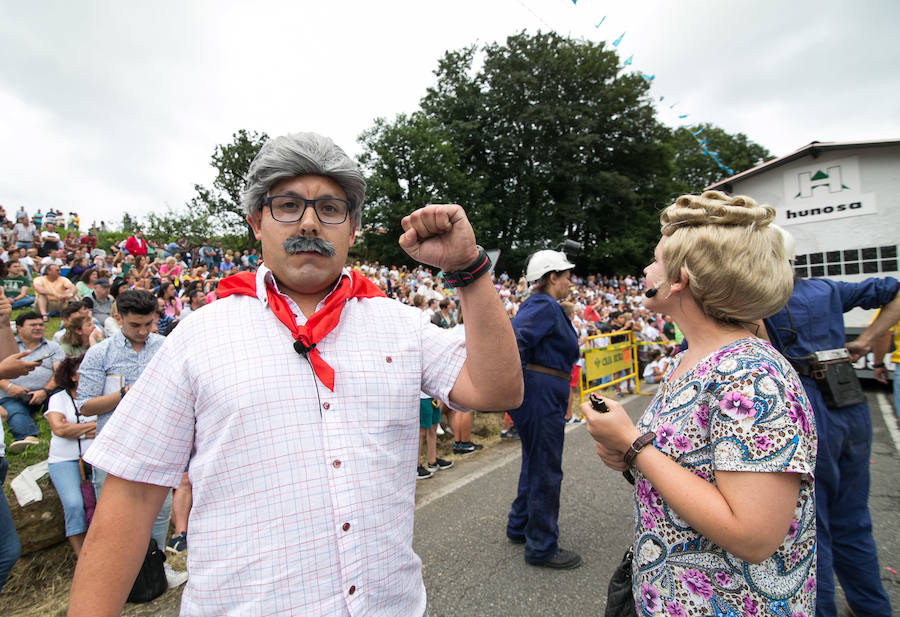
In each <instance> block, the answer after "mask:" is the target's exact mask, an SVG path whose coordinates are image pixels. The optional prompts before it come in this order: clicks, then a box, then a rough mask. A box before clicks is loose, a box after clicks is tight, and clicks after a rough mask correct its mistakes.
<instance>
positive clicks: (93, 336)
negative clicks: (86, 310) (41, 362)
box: [57, 314, 104, 385]
mask: <svg viewBox="0 0 900 617" xmlns="http://www.w3.org/2000/svg"><path fill="white" fill-rule="evenodd" d="M103 339H104V336H103V331H102V330H101V329H100V328H98V327H97V326H96V325H95V324H94V321H93V320H92V319H91V317H90V315H82V314H75V315H73V316H72V317H71V319H69V324H68V326H67V327H66V332H65V334H63V336H62V338H61V339H60V342H59V345H60V347H62V349H63V351H64V352H65V353H66V356H68V357H70V358H71V357H75V356H81V355H84V352H86V351H87V350H88V348H89V347H91V346H93V345H96V344H97V343H99V342H100V341H102V340H103ZM57 385H58V384H57Z"/></svg>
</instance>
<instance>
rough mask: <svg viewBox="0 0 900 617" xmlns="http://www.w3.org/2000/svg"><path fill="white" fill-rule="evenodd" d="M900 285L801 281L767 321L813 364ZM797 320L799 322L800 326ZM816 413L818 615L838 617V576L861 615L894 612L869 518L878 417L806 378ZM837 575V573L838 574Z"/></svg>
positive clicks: (778, 343) (789, 353)
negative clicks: (847, 325)
mask: <svg viewBox="0 0 900 617" xmlns="http://www.w3.org/2000/svg"><path fill="white" fill-rule="evenodd" d="M898 289H900V284H898V282H897V281H896V280H895V279H893V278H890V277H887V278H884V279H875V278H870V279H866V280H864V281H861V282H859V283H845V282H839V281H831V280H829V279H798V280H797V281H795V283H794V291H793V293H792V294H791V298H790V300H789V301H788V304H787V307H786V309H782V310H781V311H779V312H778V313H776V314H775V315H773V316H772V317H769V318H768V319H766V320H765V325H766V330H767V331H768V334H769V338H770V339H771V341H772V344H773V345H774V346H775V347H776V349H778V350H779V351H780V352H781V353H782V354H783V355H784V356H786V357H787V358H788V359H792V358H797V359H801V358H802V359H801V360H794V362H795V363H796V364H799V365H800V366H801V367H804V366H807V365H808V363H807V362H806V360H805V356H808V355H809V354H810V353H812V352H813V351H821V350H824V349H837V348H839V347H843V346H844V342H845V341H844V313H845V312H846V311H849V310H850V309H852V308H854V307H862V308H866V309H870V308H878V307H881V306H884V305H885V304H887V303H888V302H890V301H891V300H893V299H894V297H895V296H896V294H897V290H898ZM791 322H793V325H792V323H791ZM800 380H801V381H802V382H803V386H804V388H805V389H806V393H807V395H808V396H809V402H810V404H811V405H812V407H813V411H814V412H815V417H816V430H817V432H818V438H819V441H818V451H817V454H816V472H815V473H816V528H817V532H816V551H817V555H818V559H817V570H818V571H817V575H816V576H817V588H816V615H817V616H818V617H835V615H836V614H837V610H836V607H835V603H834V575H833V573H834V574H837V577H838V580H840V582H841V587H843V589H844V592H845V593H846V595H847V602H848V603H849V605H850V608H851V609H853V612H854V613H856V615H857V617H876V616H878V617H880V616H884V615H890V614H891V606H890V601H889V599H888V596H887V592H886V591H885V590H884V586H883V585H882V584H881V572H880V571H879V568H878V555H877V553H876V550H875V541H874V540H873V539H872V518H871V516H870V515H869V505H868V502H869V452H870V450H871V449H872V419H871V417H870V415H869V407H868V405H867V404H866V403H860V404H857V405H850V406H847V407H839V408H831V407H828V406H826V405H825V401H824V399H823V398H822V393H821V392H820V391H819V388H818V386H817V385H816V381H815V380H814V379H812V378H811V377H807V376H801V377H800ZM832 572H833V573H832Z"/></svg>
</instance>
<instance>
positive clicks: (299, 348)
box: [294, 341, 316, 358]
mask: <svg viewBox="0 0 900 617" xmlns="http://www.w3.org/2000/svg"><path fill="white" fill-rule="evenodd" d="M315 347H316V344H315V343H312V344H310V345H304V344H303V341H294V351H296V352H297V353H298V354H300V355H301V356H303V357H304V358H305V357H306V354H308V353H309V352H311V351H312V350H313V349H315Z"/></svg>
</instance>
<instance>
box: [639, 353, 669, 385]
mask: <svg viewBox="0 0 900 617" xmlns="http://www.w3.org/2000/svg"><path fill="white" fill-rule="evenodd" d="M648 359H649V360H650V362H649V363H648V364H647V366H645V367H644V381H645V382H647V383H649V384H654V383H659V382H660V381H662V378H663V376H664V375H665V372H666V368H667V367H668V365H669V364H668V361H667V360H666V358H663V357H662V352H660V351H659V350H658V349H651V350H650V353H649V354H648Z"/></svg>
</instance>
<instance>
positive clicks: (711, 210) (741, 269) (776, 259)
mask: <svg viewBox="0 0 900 617" xmlns="http://www.w3.org/2000/svg"><path fill="white" fill-rule="evenodd" d="M774 218H775V209H774V208H773V207H772V206H766V205H758V204H757V203H756V202H755V201H754V200H753V199H751V198H750V197H746V196H743V195H735V196H728V195H726V194H725V193H722V192H720V191H706V192H705V193H703V194H702V195H699V196H697V195H682V196H681V197H679V198H678V199H676V200H675V203H673V204H672V205H671V206H669V207H668V208H666V209H665V210H664V211H663V213H662V215H661V216H660V219H659V220H660V223H661V225H662V234H663V235H664V236H668V240H667V241H666V243H665V245H664V246H663V254H662V257H663V261H664V263H665V266H666V280H667V281H669V282H675V281H678V280H679V279H680V278H681V271H682V269H684V271H685V273H686V275H687V279H688V285H689V287H690V290H691V294H692V295H693V297H694V299H695V300H696V301H697V304H698V305H699V306H700V309H701V310H702V311H703V312H704V313H705V314H706V315H708V316H710V317H712V318H713V319H717V320H719V321H722V322H725V323H733V324H737V323H742V322H743V323H746V322H752V321H755V320H757V319H762V318H764V317H768V316H770V315H773V314H775V313H777V312H778V311H779V310H780V309H781V308H782V307H783V306H784V305H785V304H786V303H787V301H788V298H789V297H790V295H791V291H792V290H793V272H792V271H791V267H790V264H789V263H788V258H787V256H786V255H785V253H784V247H783V242H782V240H781V234H779V233H778V231H777V230H776V229H775V228H773V227H772V226H771V225H770V223H771V222H772V220H773V219H774Z"/></svg>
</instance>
